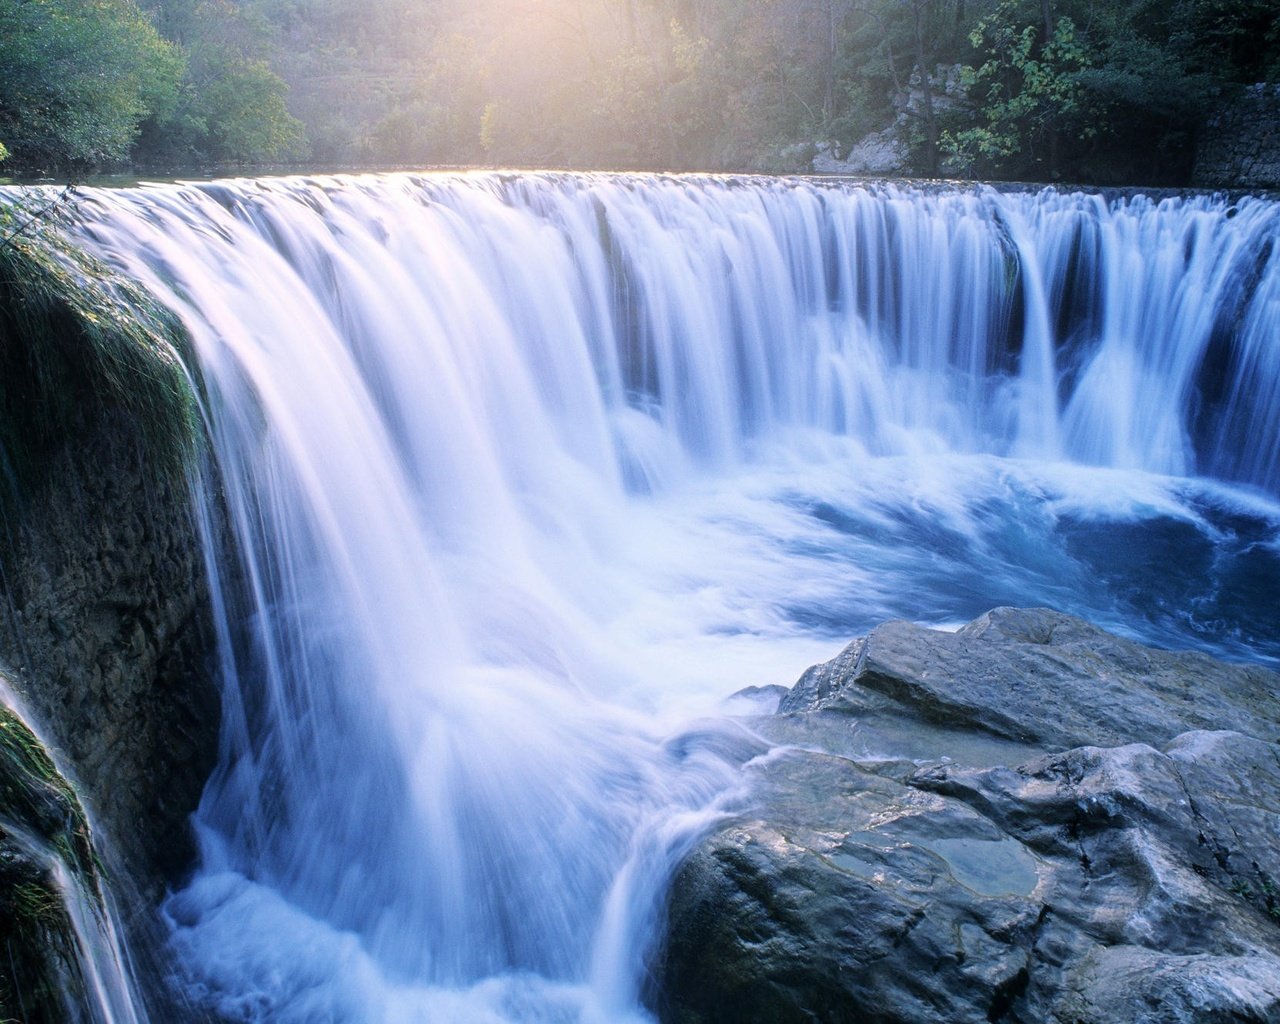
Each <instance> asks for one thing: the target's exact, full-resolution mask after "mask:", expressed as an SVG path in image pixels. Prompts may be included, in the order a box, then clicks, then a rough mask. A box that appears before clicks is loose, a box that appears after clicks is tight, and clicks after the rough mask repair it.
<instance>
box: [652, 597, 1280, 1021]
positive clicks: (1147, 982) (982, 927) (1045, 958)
mask: <svg viewBox="0 0 1280 1024" xmlns="http://www.w3.org/2000/svg"><path fill="white" fill-rule="evenodd" d="M1278 686H1280V678H1278V677H1276V676H1275V675H1274V674H1272V673H1269V672H1266V671H1264V670H1261V669H1258V668H1250V667H1241V666H1228V665H1223V664H1221V663H1219V662H1216V661H1213V660H1212V659H1209V658H1206V657H1204V656H1201V655H1195V654H1184V655H1178V654H1169V653H1166V652H1161V651H1154V650H1150V649H1148V648H1144V647H1141V646H1140V645H1138V644H1134V643H1132V642H1130V641H1126V640H1123V639H1120V638H1118V637H1114V636H1111V635H1110V634H1107V633H1105V632H1103V631H1102V630H1099V629H1097V628H1096V627H1093V626H1090V625H1088V624H1087V623H1084V622H1082V621H1080V620H1079V619H1074V618H1071V617H1070V616H1065V615H1060V614H1058V613H1055V612H1050V611H1047V610H1043V609H1033V610H1029V611H1019V610H1014V609H997V610H996V611H994V612H991V613H989V614H988V615H985V616H983V617H982V618H980V619H978V620H976V621H975V622H973V623H971V624H970V625H969V626H967V627H965V628H964V629H962V630H960V631H959V632H958V633H954V634H948V633H941V632H937V631H933V630H925V629H921V628H919V627H915V626H911V625H909V624H907V623H888V624H886V625H884V626H881V627H879V628H878V629H877V630H875V631H873V632H872V633H871V634H870V636H868V637H867V638H865V639H864V640H860V641H855V642H854V643H853V644H851V645H850V646H849V647H848V648H846V650H845V651H844V652H843V653H842V654H841V655H840V656H839V657H837V658H836V659H834V660H833V661H832V662H829V663H827V664H826V665H821V666H817V667H815V668H813V669H810V670H809V671H808V672H806V673H805V674H804V676H803V677H802V678H801V680H800V682H799V683H798V684H797V685H796V686H795V687H794V688H793V690H792V691H791V693H790V694H788V695H787V697H785V698H784V700H783V702H782V706H781V709H780V713H779V714H778V715H776V716H766V717H761V718H759V719H756V720H754V721H753V722H752V725H753V728H754V729H756V731H757V732H760V733H762V734H764V735H766V736H771V737H772V738H773V739H774V741H775V742H776V743H777V744H778V746H777V747H775V749H774V751H773V753H772V754H770V755H769V756H766V757H757V758H755V759H754V760H753V761H752V762H751V764H750V766H749V767H748V768H747V769H746V771H747V772H748V776H749V778H750V780H751V782H752V784H753V798H752V800H751V802H750V804H749V806H748V807H747V808H746V809H745V810H744V811H743V813H742V814H741V815H740V816H738V817H737V818H736V819H734V820H732V821H730V822H728V823H726V824H725V825H723V826H722V827H721V828H719V829H718V830H717V831H715V832H714V833H712V834H711V835H709V836H708V837H706V838H705V839H704V840H703V842H702V843H701V844H700V845H699V846H698V847H697V848H696V849H695V850H694V851H693V853H692V854H691V855H690V857H689V858H688V859H687V860H686V861H685V863H684V864H683V866H682V867H681V869H680V871H679V872H678V875H677V877H676V879H675V882H674V884H673V887H672V891H671V895H670V900H669V938H668V942H667V946H666V949H665V952H664V954H663V957H662V959H661V964H660V967H661V976H662V982H663V991H664V992H665V993H666V997H665V998H666V1003H665V1005H664V1006H663V1007H662V1016H663V1019H664V1020H667V1021H673V1022H682V1024H683V1022H689V1024H694V1022H700V1024H710V1022H716V1021H736V1022H751V1021H761V1022H763V1021H770V1022H788V1021H846V1020H847V1021H867V1022H890V1021H893V1022H929V1021H938V1022H942V1021H1027V1022H1030V1021H1046V1022H1053V1024H1075V1022H1079V1021H1121V1020H1123V1021H1150V1022H1155V1021H1160V1022H1166V1021H1168V1022H1173V1021H1217V1020H1222V1021H1228V1020H1231V1021H1275V1020H1280V748H1278V747H1277V745H1276V740H1277V735H1278V731H1277V715H1276V712H1277V701H1276V698H1275V697H1274V696H1273V695H1274V694H1276V693H1280V689H1278V688H1277V687H1278Z"/></svg>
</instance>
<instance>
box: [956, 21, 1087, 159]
mask: <svg viewBox="0 0 1280 1024" xmlns="http://www.w3.org/2000/svg"><path fill="white" fill-rule="evenodd" d="M1026 17H1027V15H1026V12H1025V10H1024V9H1023V7H1022V5H1021V4H1020V3H1018V2H1017V0H1004V2H1002V3H1001V4H1000V5H999V6H998V7H997V8H996V9H995V11H994V12H993V13H992V14H990V15H988V16H987V17H985V18H983V19H982V20H981V21H979V22H978V24H977V25H976V26H975V27H974V30H973V31H972V32H971V33H970V34H969V40H970V42H971V43H972V44H973V47H974V49H976V50H978V51H979V52H981V53H983V54H984V55H985V56H986V60H985V61H983V63H982V64H981V65H980V66H979V67H977V68H976V69H975V68H973V67H966V68H965V69H964V79H963V80H964V82H965V84H966V85H967V86H968V87H969V93H970V96H971V97H972V98H973V99H974V100H975V101H976V102H977V103H978V124H976V125H974V126H972V127H969V128H964V129H960V130H948V131H946V132H944V133H943V135H942V139H941V148H942V150H943V152H945V153H946V154H947V157H948V159H949V160H950V162H951V164H952V166H954V167H955V168H956V169H957V170H959V171H960V172H961V173H964V174H972V173H975V172H983V173H996V174H998V173H1000V172H1002V171H1007V170H1008V169H1009V166H1010V164H1011V162H1012V158H1014V157H1017V156H1019V155H1023V156H1024V157H1029V158H1030V159H1032V160H1034V159H1035V158H1036V156H1037V151H1038V150H1039V151H1043V150H1044V149H1045V148H1046V145H1045V144H1046V142H1047V141H1048V140H1049V139H1050V137H1051V135H1053V134H1054V133H1062V134H1064V135H1066V136H1068V137H1069V138H1071V139H1074V140H1077V141H1079V140H1083V139H1090V138H1092V137H1094V136H1095V135H1096V134H1097V131H1098V128H1097V120H1096V117H1097V113H1098V112H1097V111H1096V110H1093V109H1091V108H1090V105H1089V92H1088V90H1087V88H1086V87H1085V78H1084V76H1085V74H1086V73H1087V72H1088V71H1089V70H1090V69H1092V67H1093V60H1094V58H1093V54H1092V53H1091V52H1090V50H1089V49H1088V48H1087V47H1086V46H1085V44H1084V42H1083V40H1082V39H1081V38H1080V37H1079V35H1078V34H1077V32H1076V26H1075V22H1074V21H1072V20H1071V18H1069V17H1062V18H1059V19H1058V22H1057V24H1056V25H1055V26H1054V31H1053V35H1052V36H1051V37H1050V38H1049V39H1048V40H1046V41H1045V42H1044V43H1043V45H1038V43H1039V39H1040V36H1041V34H1042V33H1041V30H1040V29H1039V28H1038V27H1037V26H1035V25H1032V24H1024V23H1023V22H1024V21H1025V19H1026ZM1023 162H1024V163H1025V162H1026V160H1024V161H1023Z"/></svg>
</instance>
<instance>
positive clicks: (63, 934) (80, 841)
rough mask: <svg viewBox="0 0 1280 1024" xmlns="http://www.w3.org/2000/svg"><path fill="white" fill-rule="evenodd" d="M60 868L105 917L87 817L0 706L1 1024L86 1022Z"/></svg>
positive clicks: (36, 745)
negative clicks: (57, 866)
mask: <svg viewBox="0 0 1280 1024" xmlns="http://www.w3.org/2000/svg"><path fill="white" fill-rule="evenodd" d="M58 862H61V864H62V865H63V868H64V869H65V872H66V877H67V878H69V879H70V880H71V884H72V885H75V886H76V887H78V888H79V889H80V890H81V892H83V893H85V894H88V897H89V900H90V903H91V906H92V911H93V912H94V913H95V914H96V915H99V916H100V915H102V914H103V908H102V904H101V898H100V895H99V893H100V889H99V875H98V868H97V864H96V860H95V857H94V855H93V848H92V845H91V843H90V837H89V825H88V821H87V820H86V818H85V814H84V809H83V808H82V807H81V806H80V801H79V800H78V799H77V797H76V795H75V792H74V790H73V789H72V788H71V785H70V784H69V783H68V782H67V780H66V779H65V778H63V776H62V775H61V774H60V773H59V772H58V770H57V768H56V767H55V766H54V763H53V760H52V758H50V757H49V754H48V752H47V751H46V750H45V749H44V747H43V746H41V744H40V741H39V740H38V739H37V738H36V737H35V735H34V734H33V733H32V732H31V730H30V729H28V728H27V726H26V725H25V724H24V723H23V722H22V720H21V719H19V718H18V717H17V715H15V714H14V713H13V712H12V711H11V710H9V709H8V708H6V707H3V706H0V947H3V956H0V1020H5V1021H9V1020H15V1021H22V1022H24V1024H44V1022H48V1024H67V1022H73V1021H78V1020H80V1019H82V1018H83V1019H88V1016H87V1014H88V1007H87V1000H86V993H85V985H84V978H83V975H82V967H81V963H80V954H79V950H78V944H77V940H76V934H75V929H74V927H73V925H72V922H71V919H70V916H69V914H68V910H67V907H66V904H65V901H64V898H63V894H62V890H61V887H60V886H59V884H58V881H57V879H56V878H55V876H54V865H55V864H56V863H58Z"/></svg>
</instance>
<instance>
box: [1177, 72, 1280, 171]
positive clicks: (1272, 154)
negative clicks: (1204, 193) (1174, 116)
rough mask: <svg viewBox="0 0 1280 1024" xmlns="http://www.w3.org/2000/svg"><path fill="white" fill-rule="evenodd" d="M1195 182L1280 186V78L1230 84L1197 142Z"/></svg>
mask: <svg viewBox="0 0 1280 1024" xmlns="http://www.w3.org/2000/svg"><path fill="white" fill-rule="evenodd" d="M1192 183H1193V184H1195V185H1198V186H1201V187H1205V188H1243V189H1258V188H1263V189H1275V188H1280V84H1276V83H1270V84H1267V83H1258V84H1256V85H1250V86H1245V87H1242V88H1238V89H1232V90H1229V91H1228V92H1227V93H1226V94H1225V95H1224V96H1223V97H1222V98H1221V100H1220V101H1219V103H1218V106H1217V109H1216V110H1214V111H1213V112H1212V113H1211V114H1210V116H1209V117H1208V119H1207V120H1206V122H1205V124H1204V126H1203V128H1202V130H1201V131H1200V133H1199V138H1198V139H1197V144H1196V162H1195V171H1194V172H1193V174H1192Z"/></svg>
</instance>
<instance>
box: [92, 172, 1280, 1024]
mask: <svg viewBox="0 0 1280 1024" xmlns="http://www.w3.org/2000/svg"><path fill="white" fill-rule="evenodd" d="M84 196H85V197H84V198H83V199H82V200H81V202H80V203H79V206H78V211H77V218H78V225H77V227H76V228H75V231H76V234H77V236H78V237H79V238H80V239H81V240H82V241H83V242H84V243H85V244H86V245H87V246H88V247H89V248H90V249H91V250H93V251H94V252H96V253H97V254H98V255H100V256H102V257H103V258H105V259H107V260H108V261H109V262H111V263H112V264H114V265H115V266H117V267H119V268H120V269H121V270H123V271H124V272H126V273H127V274H129V275H131V276H133V277H135V278H137V279H139V280H141V281H143V282H144V283H145V284H146V285H148V286H149V287H150V288H151V289H152V290H153V291H154V292H155V293H156V294H157V295H158V296H159V297H160V298H161V299H162V300H163V301H165V302H166V303H168V304H170V305H171V306H172V307H173V308H174V309H176V310H177V311H179V312H180V313H181V315H182V316H183V317H184V319H185V321H186V322H187V324H188V325H189V327H190V329H191V332H192V334H193V336H194V340H195V346H196V351H197V353H198V361H199V373H200V376H201V377H202V379H203V381H204V384H205V387H206V389H207V402H206V415H207V420H208V425H209V430H210V434H211V437H212V458H211V460H210V461H211V467H210V470H209V474H208V479H207V480H206V481H205V484H204V486H205V487H206V489H207V490H208V491H209V492H210V493H212V492H213V491H214V490H220V491H221V495H222V500H223V501H224V502H225V507H226V509H227V511H228V513H229V516H230V520H231V523H232V526H233V532H234V534H235V544H234V545H233V546H232V547H233V550H231V551H228V550H223V547H222V544H221V539H220V538H219V537H218V536H217V535H216V531H214V530H212V529H210V530H209V531H208V536H209V550H208V558H209V564H210V571H211V573H212V574H213V575H214V578H215V580H216V581H218V583H219V587H220V592H219V615H220V619H221V623H220V625H221V646H222V650H221V656H222V665H223V673H224V679H225V683H224V694H225V695H224V704H225V715H224V723H225V724H224V729H223V737H222V756H221V764H220V767H219V769H218V771H217V772H216V774H215V775H214V777H213V778H212V779H211V780H210V781H209V784H208V787H207V789H206V793H205V797H204V801H203V804H202V807H201V809H200V811H199V814H198V818H197V825H198V830H199V833H200V837H201V848H202V862H201V866H200V869H199V871H198V873H197V874H196V876H195V878H194V879H193V880H192V881H191V883H190V884H189V885H188V886H187V887H186V888H185V889H183V890H182V891H180V892H177V893H175V894H173V895H172V896H171V898H170V899H169V900H168V901H167V903H166V905H165V907H164V911H163V912H164V914H165V916H166V919H167V920H168V922H169V923H170V929H171V936H170V941H171V944H172V947H173V950H174V951H175V953H176V955H177V960H178V962H179V964H180V966H181V970H182V977H181V978H180V979H179V984H181V985H182V986H184V988H185V989H186V991H187V993H188V995H189V997H190V998H191V999H192V1000H193V1001H194V1002H195V1003H197V1004H200V1005H205V1006H209V1007H212V1008H216V1009H217V1010H218V1011H220V1012H221V1013H223V1014H225V1015H227V1016H228V1017H229V1018H230V1019H235V1020H246V1021H263V1022H268V1021H269V1022H296V1024H311V1022H315V1021H334V1022H357V1021H369V1022H420V1021H441V1022H446V1021H468V1022H489V1021H494V1022H500V1021H539V1022H552V1021H556V1022H560V1021H563V1022H571V1021H574V1022H576V1021H582V1022H604V1021H609V1022H620V1021H627V1020H637V1021H641V1020H648V1019H650V1011H648V1010H647V1009H646V1008H645V1006H646V997H647V996H649V995H651V993H650V992H649V991H648V986H649V982H648V980H647V974H646V958H647V955H648V954H649V953H650V952H651V950H652V948H653V944H654V942H655V941H657V939H658V936H659V934H660V929H661V909H662V895H663V891H664V886H665V884H666V882H667V880H668V878H669V874H670V872H671V871H672V869H673V866H674V865H675V864H676V863H677V862H678V859H679V857H680V856H681V854H682V852H683V851H684V850H685V849H687V848H688V846H689V844H690V843H692V842H693V841H695V840H696V838H697V836H698V834H699V832H700V830H701V829H704V828H705V827H707V825H708V824H709V823H710V822H712V821H714V820H716V818H717V816H718V815H721V814H723V813H725V812H726V810H728V809H731V808H732V806H733V804H734V801H735V800H738V799H740V798H741V794H740V793H738V792H737V789H736V786H737V783H736V779H737V773H736V770H735V768H734V764H735V759H737V760H740V759H741V757H743V756H749V755H750V751H751V740H750V737H749V735H748V734H747V731H746V729H745V728H744V727H743V726H742V725H741V724H736V723H735V721H734V720H733V719H732V718H731V717H725V716H724V711H725V710H726V709H729V710H732V709H734V708H738V707H741V704H740V703H739V704H730V705H726V704H725V703H724V702H725V699H726V698H727V697H728V696H729V695H730V694H732V693H733V692H735V691H737V690H739V689H741V688H743V687H747V686H752V685H763V684H772V683H782V684H790V683H791V682H793V681H794V679H795V677H796V676H797V675H798V674H799V672H800V671H801V670H802V669H804V668H805V667H806V666H807V665H809V664H810V663H812V662H815V661H819V660H825V659H826V658H828V657H831V656H832V655H833V654H834V653H835V652H836V651H837V650H838V649H839V648H840V646H841V645H842V644H843V643H844V642H845V641H847V640H848V639H850V638H851V637H853V636H855V635H857V634H859V633H860V632H862V631H865V630H866V629H867V628H869V627H870V626H872V625H874V624H875V623H876V622H878V621H881V620H883V619H885V618H890V617H901V618H908V619H912V620H916V621H921V622H926V623H930V624H938V625H950V624H956V623H959V622H961V621H964V620H966V619H967V618H969V617H972V616H973V615H976V614H978V613H980V612H981V611H983V610H985V609H987V608H988V607H991V606H994V605H999V604H1018V605H1050V606H1053V607H1056V608H1060V609H1062V610H1065V611H1070V612H1073V613H1076V614H1080V615H1083V616H1085V617H1087V618H1090V619H1092V620H1094V621H1096V622H1098V623H1100V624H1102V625H1104V626H1107V627H1109V628H1111V629H1114V630H1117V631H1120V632H1122V633H1124V634H1127V635H1129V636H1132V637H1135V638H1138V639H1141V640H1144V641H1147V642H1152V643H1156V644H1159V645H1163V646H1169V647H1198V648H1201V649H1203V650H1206V651H1209V652H1211V653H1215V654H1218V655H1220V656H1226V657H1231V658H1237V659H1253V660H1259V661H1263V662H1271V663H1275V662H1277V661H1280V504H1278V503H1277V497H1276V495H1277V492H1278V491H1280V253H1278V252H1277V251H1276V249H1277V246H1276V244H1275V242H1276V239H1277V238H1278V237H1280V205H1278V204H1276V203H1275V202H1271V201H1266V200H1261V199H1242V200H1240V201H1238V202H1230V201H1228V200H1226V199H1224V198H1221V197H1208V196H1194V197H1182V198H1169V199H1164V200H1160V201H1155V200H1152V199H1148V198H1144V197H1141V196H1138V197H1130V198H1124V197H1121V198H1112V199H1108V198H1104V197H1101V196H1098V195H1086V194H1068V193H1063V192H1056V191H1044V192H1040V193H1031V192H1009V193H1001V192H997V191H994V190H991V189H988V188H983V187H977V188H955V189H949V188H938V189H933V188H930V189H925V190H918V189H913V188H908V187H898V186H890V185H852V184H842V183H818V182H810V181H803V180H776V179H717V178H701V177H694V178H671V177H648V176H607V175H559V174H497V173H478V174H459V175H413V174H399V175H383V176H369V177H323V178H285V179H274V180H271V179H267V180H256V181H249V180H243V181H222V182H214V183H206V184H171V185H155V186H146V187H139V188H131V189H125V190H116V191H109V190H96V191H95V190H86V191H85V193H84ZM211 500H212V499H211Z"/></svg>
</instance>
